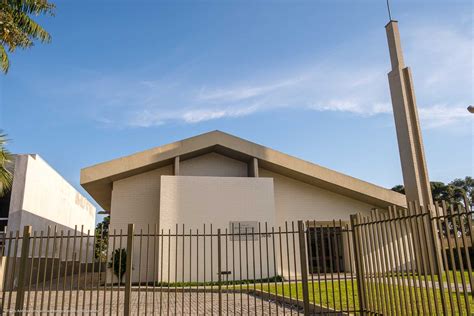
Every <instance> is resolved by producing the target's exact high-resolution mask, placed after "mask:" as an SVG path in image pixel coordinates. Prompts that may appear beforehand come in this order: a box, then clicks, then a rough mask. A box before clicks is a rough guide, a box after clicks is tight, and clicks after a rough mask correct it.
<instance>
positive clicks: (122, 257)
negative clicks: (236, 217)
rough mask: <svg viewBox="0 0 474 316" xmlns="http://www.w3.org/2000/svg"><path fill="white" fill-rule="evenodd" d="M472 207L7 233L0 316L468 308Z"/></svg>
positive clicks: (428, 311) (469, 311)
mask: <svg viewBox="0 0 474 316" xmlns="http://www.w3.org/2000/svg"><path fill="white" fill-rule="evenodd" d="M472 215H473V213H472V211H470V210H468V209H465V208H462V207H458V208H449V207H447V206H446V205H444V204H443V205H438V206H436V207H433V208H432V209H427V208H422V207H420V206H418V205H415V204H413V205H410V206H409V208H408V209H399V208H395V207H391V208H390V209H389V210H388V211H374V212H372V214H370V215H369V216H361V215H353V216H351V220H350V221H341V220H338V221H336V220H334V221H324V222H321V221H298V222H285V223H284V225H281V226H270V225H268V224H267V223H257V222H240V223H239V222H230V224H229V226H228V227H218V228H216V227H215V226H213V225H211V224H209V225H204V224H203V225H202V226H200V227H199V228H196V227H186V226H185V225H175V226H174V227H171V228H167V229H164V228H160V227H159V226H158V225H146V226H142V227H138V226H135V225H132V224H130V225H128V226H123V227H115V228H114V227H110V229H109V227H105V226H103V227H102V229H100V230H95V231H90V230H87V231H85V230H84V229H83V228H81V229H72V230H61V231H59V230H57V229H56V228H55V227H50V228H48V229H47V231H39V232H38V231H31V227H29V226H27V227H25V229H24V230H23V231H21V232H17V231H15V232H13V231H7V232H6V233H5V234H3V235H2V236H1V239H2V241H1V247H2V248H1V253H2V257H1V262H0V264H1V267H0V268H1V270H0V276H1V282H0V284H1V289H0V292H1V305H0V308H1V313H2V314H16V315H26V314H29V315H35V314H40V313H43V314H69V313H74V314H82V315H96V314H99V315H150V314H151V315H163V314H167V315H177V314H180V315H204V314H210V315H213V314H217V315H222V314H254V315H257V314H258V315H263V314H265V315H271V314H275V315H280V314H281V315H286V314H290V315H293V314H294V315H298V314H303V315H312V314H337V315H342V314H386V315H407V314H412V315H415V314H416V315H422V314H423V315H447V314H452V315H470V314H472V312H473V311H474V306H473V298H472V289H473V277H474V275H473V272H472V263H473V250H472V245H473V241H474V240H473V235H474V234H473V224H472Z"/></svg>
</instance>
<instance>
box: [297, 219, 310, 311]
mask: <svg viewBox="0 0 474 316" xmlns="http://www.w3.org/2000/svg"><path fill="white" fill-rule="evenodd" d="M298 237H299V244H300V263H301V283H302V286H303V308H304V309H303V310H304V315H310V310H309V292H308V266H307V265H306V263H307V259H306V238H305V234H304V224H303V221H298Z"/></svg>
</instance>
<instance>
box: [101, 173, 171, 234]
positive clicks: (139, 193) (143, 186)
mask: <svg viewBox="0 0 474 316" xmlns="http://www.w3.org/2000/svg"><path fill="white" fill-rule="evenodd" d="M172 172H173V168H172V166H171V165H170V166H166V167H163V168H160V169H156V170H152V171H149V172H145V173H142V174H139V175H136V176H133V177H129V178H126V179H122V180H119V181H115V182H114V184H113V190H112V211H111V216H110V228H111V231H113V229H117V230H119V229H123V230H124V232H126V230H127V224H129V223H134V224H135V229H136V230H137V231H138V232H139V231H140V229H144V230H146V229H147V227H148V225H151V226H152V227H151V228H150V229H154V225H155V224H158V223H159V211H160V186H161V176H162V175H171V174H172Z"/></svg>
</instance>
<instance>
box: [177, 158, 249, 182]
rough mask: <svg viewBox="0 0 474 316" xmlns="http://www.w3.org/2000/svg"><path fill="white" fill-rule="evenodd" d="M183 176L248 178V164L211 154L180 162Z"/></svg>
mask: <svg viewBox="0 0 474 316" xmlns="http://www.w3.org/2000/svg"><path fill="white" fill-rule="evenodd" d="M179 167H180V170H179V175H181V176H208V177H246V176H247V164H246V163H245V162H241V161H238V160H235V159H232V158H228V157H225V156H222V155H219V154H217V153H209V154H205V155H202V156H198V157H196V158H193V159H188V160H184V161H181V162H180V166H179Z"/></svg>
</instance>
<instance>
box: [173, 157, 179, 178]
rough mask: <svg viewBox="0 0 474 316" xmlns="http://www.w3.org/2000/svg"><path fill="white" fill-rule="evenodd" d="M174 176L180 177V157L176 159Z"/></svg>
mask: <svg viewBox="0 0 474 316" xmlns="http://www.w3.org/2000/svg"><path fill="white" fill-rule="evenodd" d="M173 174H174V175H175V176H179V156H176V157H174V163H173Z"/></svg>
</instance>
